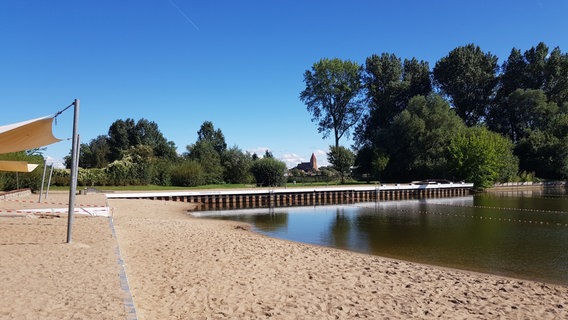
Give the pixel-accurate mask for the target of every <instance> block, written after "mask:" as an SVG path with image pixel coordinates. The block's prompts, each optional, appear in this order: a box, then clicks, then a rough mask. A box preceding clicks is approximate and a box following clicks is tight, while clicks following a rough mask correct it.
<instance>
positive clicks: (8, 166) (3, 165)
mask: <svg viewBox="0 0 568 320" xmlns="http://www.w3.org/2000/svg"><path fill="white" fill-rule="evenodd" d="M37 166H38V164H33V163H27V162H26V161H7V160H0V171H10V172H32V171H34V169H35V168H37Z"/></svg>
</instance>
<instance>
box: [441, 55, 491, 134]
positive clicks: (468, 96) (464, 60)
mask: <svg viewBox="0 0 568 320" xmlns="http://www.w3.org/2000/svg"><path fill="white" fill-rule="evenodd" d="M497 70H498V66H497V56H495V55H493V54H491V53H485V52H483V51H482V50H481V49H480V48H479V47H478V46H476V45H474V44H468V45H466V46H463V47H457V48H456V49H454V50H452V51H451V52H450V53H449V54H448V55H447V56H445V57H443V58H442V59H440V60H439V61H438V62H436V66H435V67H434V70H433V74H434V81H435V83H436V84H437V85H438V86H439V87H440V89H441V90H442V92H443V93H444V94H445V95H447V96H448V97H449V98H450V101H451V103H452V105H453V107H454V108H455V110H456V113H457V114H458V115H459V116H460V117H461V118H462V119H464V121H465V123H466V124H467V125H468V126H473V125H476V124H479V123H481V122H482V121H484V119H485V117H486V115H487V110H488V108H489V106H490V104H491V102H492V97H493V95H494V90H495V87H496V85H497Z"/></svg>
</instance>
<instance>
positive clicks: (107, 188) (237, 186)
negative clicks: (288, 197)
mask: <svg viewBox="0 0 568 320" xmlns="http://www.w3.org/2000/svg"><path fill="white" fill-rule="evenodd" d="M374 183H375V182H374V181H373V182H371V184H374ZM361 184H368V183H367V182H359V181H350V182H349V183H346V184H343V185H361ZM339 185H342V184H341V183H340V182H339V181H337V182H313V183H287V184H286V185H285V186H283V187H286V188H294V187H325V186H339ZM85 188H87V187H85V186H77V190H82V189H85ZM92 188H95V189H98V190H103V191H176V190H210V189H249V188H256V185H254V184H212V185H204V186H197V187H174V186H158V185H151V184H150V185H144V186H94V187H92ZM49 189H50V190H53V191H68V190H69V187H58V186H51V187H50V188H49Z"/></svg>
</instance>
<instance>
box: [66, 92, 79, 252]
mask: <svg viewBox="0 0 568 320" xmlns="http://www.w3.org/2000/svg"><path fill="white" fill-rule="evenodd" d="M73 105H74V106H75V108H74V109H75V113H74V116H73V142H72V143H71V178H70V182H69V209H68V217H67V243H71V238H72V234H73V212H74V211H75V193H76V192H77V168H76V167H77V164H78V161H77V159H78V158H79V150H78V149H79V148H78V146H77V141H78V140H79V135H78V133H77V129H78V125H79V99H75V101H74V102H73Z"/></svg>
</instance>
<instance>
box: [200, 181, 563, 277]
mask: <svg viewBox="0 0 568 320" xmlns="http://www.w3.org/2000/svg"><path fill="white" fill-rule="evenodd" d="M195 214H196V215H198V216H202V217H208V218H211V217H214V218H219V219H228V220H235V221H243V222H247V223H251V224H252V225H253V227H254V230H255V231H257V232H259V233H262V234H265V235H268V236H271V237H276V238H282V239H287V240H292V241H298V242H304V243H310V244H315V245H321V246H329V247H334V248H340V249H346V250H351V251H357V252H363V253H368V254H373V255H380V256H386V257H392V258H398V259H403V260H408V261H415V262H421V263H427V264H434V265H440V266H447V267H453V268H460V269H466V270H473V271H479V272H487V273H493V274H499V275H505V276H511V277H517V278H525V279H532V280H539V281H545V282H553V283H560V284H565V285H568V194H567V192H566V189H559V190H547V191H524V192H494V193H483V194H477V195H475V196H468V197H460V198H441V199H423V200H406V201H381V202H365V203H355V204H349V205H333V206H310V207H284V208H265V209H258V208H257V209H244V210H232V211H207V212H196V213H195Z"/></svg>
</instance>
